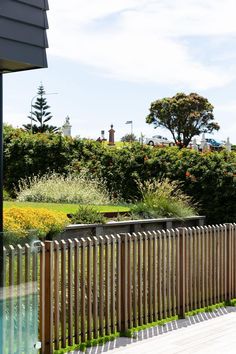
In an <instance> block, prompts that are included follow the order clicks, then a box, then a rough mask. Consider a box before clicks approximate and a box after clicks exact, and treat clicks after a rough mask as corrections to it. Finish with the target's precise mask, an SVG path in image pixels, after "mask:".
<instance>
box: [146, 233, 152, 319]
mask: <svg viewBox="0 0 236 354" xmlns="http://www.w3.org/2000/svg"><path fill="white" fill-rule="evenodd" d="M147 236H148V322H150V323H151V322H153V237H152V233H151V232H150V231H149V232H148V233H147Z"/></svg>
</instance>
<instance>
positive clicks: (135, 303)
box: [133, 233, 138, 327]
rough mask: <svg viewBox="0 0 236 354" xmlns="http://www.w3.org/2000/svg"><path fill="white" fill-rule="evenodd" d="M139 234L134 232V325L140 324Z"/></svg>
mask: <svg viewBox="0 0 236 354" xmlns="http://www.w3.org/2000/svg"><path fill="white" fill-rule="evenodd" d="M137 252H138V247H137V235H136V234H135V233H134V234H133V325H134V327H137V326H138V316H137V315H138V298H137V274H138V269H137Z"/></svg>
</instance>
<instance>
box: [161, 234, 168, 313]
mask: <svg viewBox="0 0 236 354" xmlns="http://www.w3.org/2000/svg"><path fill="white" fill-rule="evenodd" d="M162 240H163V247H162V261H163V264H162V275H163V278H162V297H163V316H164V318H166V317H167V291H166V263H167V262H166V232H165V231H162Z"/></svg>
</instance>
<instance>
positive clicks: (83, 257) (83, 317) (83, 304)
mask: <svg viewBox="0 0 236 354" xmlns="http://www.w3.org/2000/svg"><path fill="white" fill-rule="evenodd" d="M85 245H86V241H85V239H83V238H82V239H81V281H80V283H81V341H82V342H85V341H86V302H85V301H86V276H85V273H86V265H85V260H86V254H85V252H86V247H85Z"/></svg>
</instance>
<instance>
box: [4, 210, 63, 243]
mask: <svg viewBox="0 0 236 354" xmlns="http://www.w3.org/2000/svg"><path fill="white" fill-rule="evenodd" d="M3 222H4V231H5V232H12V233H15V234H17V235H19V236H21V237H22V236H25V235H27V233H28V232H29V231H32V230H34V231H36V232H37V234H38V235H39V237H41V238H44V237H45V236H47V235H49V234H53V233H56V232H60V231H62V230H63V229H64V227H65V226H66V225H67V224H68V223H69V219H68V218H67V216H66V215H65V214H64V213H62V212H58V211H52V210H47V209H36V208H35V209H34V208H16V207H14V208H9V209H6V210H4V214H3Z"/></svg>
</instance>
